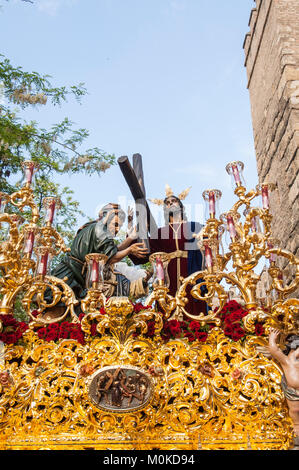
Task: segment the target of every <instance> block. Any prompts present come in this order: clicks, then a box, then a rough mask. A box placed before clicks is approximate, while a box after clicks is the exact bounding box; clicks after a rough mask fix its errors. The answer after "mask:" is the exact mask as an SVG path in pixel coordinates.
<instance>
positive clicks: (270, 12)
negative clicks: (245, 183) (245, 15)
mask: <svg viewBox="0 0 299 470" xmlns="http://www.w3.org/2000/svg"><path fill="white" fill-rule="evenodd" d="M249 28H250V31H249V32H248V33H247V35H246V37H245V40H244V52H245V66H246V69H247V77H248V90H249V94H250V102H251V113H252V125H253V133H254V142H255V150H256V158H257V169H258V175H259V181H260V183H262V182H265V181H268V182H273V183H277V191H276V192H275V194H273V198H272V201H271V203H272V204H271V212H272V214H273V224H272V226H273V235H274V236H275V237H276V238H278V239H279V240H280V241H281V247H282V248H287V249H288V250H290V251H291V252H292V253H294V254H296V255H297V256H298V255H299V230H298V229H299V171H298V167H299V0H255V8H253V9H252V12H251V15H250V19H249Z"/></svg>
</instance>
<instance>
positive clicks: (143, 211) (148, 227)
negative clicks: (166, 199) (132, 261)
mask: <svg viewBox="0 0 299 470" xmlns="http://www.w3.org/2000/svg"><path fill="white" fill-rule="evenodd" d="M118 164H119V166H120V169H121V171H122V173H123V175H124V177H125V180H126V182H127V184H128V186H129V188H130V191H131V194H132V196H133V198H134V201H135V207H136V225H137V235H138V242H143V243H144V244H145V246H146V248H147V249H148V250H149V248H150V247H149V239H148V235H149V234H150V235H151V236H152V237H155V233H157V231H158V227H157V224H156V221H155V219H154V217H153V215H152V213H151V211H150V208H149V206H148V203H147V200H146V193H145V186H144V177H143V168H142V157H141V155H140V154H139V153H135V154H134V155H133V167H132V166H131V164H130V162H129V159H128V157H126V156H123V157H120V158H119V159H118Z"/></svg>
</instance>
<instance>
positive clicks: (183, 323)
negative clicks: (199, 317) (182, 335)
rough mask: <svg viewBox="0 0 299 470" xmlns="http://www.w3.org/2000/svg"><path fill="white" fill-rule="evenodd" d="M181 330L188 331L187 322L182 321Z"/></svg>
mask: <svg viewBox="0 0 299 470" xmlns="http://www.w3.org/2000/svg"><path fill="white" fill-rule="evenodd" d="M180 327H181V330H188V323H187V322H185V321H180Z"/></svg>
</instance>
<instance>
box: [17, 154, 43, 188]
mask: <svg viewBox="0 0 299 470" xmlns="http://www.w3.org/2000/svg"><path fill="white" fill-rule="evenodd" d="M21 166H22V168H23V172H24V178H23V185H26V186H30V185H31V184H32V183H33V177H34V175H35V173H36V172H37V170H38V168H39V165H38V163H36V162H33V161H32V160H25V161H24V162H22V163H21Z"/></svg>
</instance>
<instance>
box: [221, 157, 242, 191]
mask: <svg viewBox="0 0 299 470" xmlns="http://www.w3.org/2000/svg"><path fill="white" fill-rule="evenodd" d="M225 169H226V171H227V173H228V174H229V175H231V177H232V182H233V184H232V186H233V188H235V187H239V186H244V187H245V181H244V178H243V169H244V163H243V162H240V161H233V162H230V163H228V164H227V165H226V167H225Z"/></svg>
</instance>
